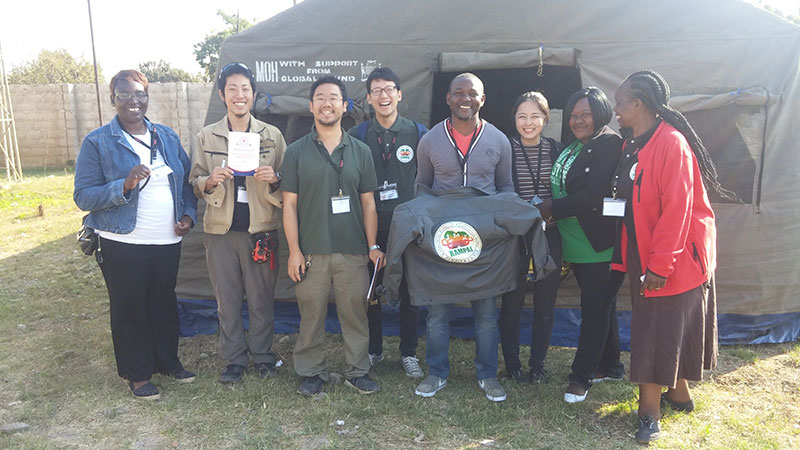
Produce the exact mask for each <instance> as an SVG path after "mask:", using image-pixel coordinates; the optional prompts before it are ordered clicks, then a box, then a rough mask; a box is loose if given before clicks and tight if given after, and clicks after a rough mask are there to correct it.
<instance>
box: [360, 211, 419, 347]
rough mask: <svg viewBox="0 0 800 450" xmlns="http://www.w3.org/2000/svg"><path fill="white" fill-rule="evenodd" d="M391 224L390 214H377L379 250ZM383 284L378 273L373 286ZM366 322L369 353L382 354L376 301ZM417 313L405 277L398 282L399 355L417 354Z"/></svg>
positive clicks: (380, 327) (381, 273)
mask: <svg viewBox="0 0 800 450" xmlns="http://www.w3.org/2000/svg"><path fill="white" fill-rule="evenodd" d="M391 223H392V216H391V214H385V213H384V214H379V216H378V235H377V241H378V244H379V245H380V246H381V248H383V249H386V242H387V241H388V240H389V226H390V225H391ZM369 267H370V276H371V275H372V272H371V270H372V264H369ZM382 282H383V271H381V272H380V273H378V277H377V278H376V280H375V285H376V286H377V285H379V284H381V283H382ZM367 320H368V321H369V352H370V353H372V354H373V355H379V354H381V353H383V315H382V309H381V303H380V301H378V302H377V303H376V304H374V305H369V307H368V308H367ZM418 320H419V313H418V311H417V307H416V306H414V305H412V304H411V296H410V295H409V293H408V285H407V284H406V277H405V276H403V279H402V280H401V281H400V319H399V323H398V326H399V327H400V355H401V356H415V355H416V354H417V344H418V343H419V333H418V331H417V325H418Z"/></svg>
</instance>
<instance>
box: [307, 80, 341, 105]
mask: <svg viewBox="0 0 800 450" xmlns="http://www.w3.org/2000/svg"><path fill="white" fill-rule="evenodd" d="M323 84H335V85H337V86H339V91H340V92H341V93H342V100H344V101H347V98H348V97H347V87H345V85H344V81H342V80H340V79H338V78H336V77H334V76H332V75H328V76H326V77H322V78H319V79H317V81H315V82H314V83H312V84H311V90H310V91H309V92H308V99H309V100H311V101H314V92H315V91H316V90H317V88H318V87H320V85H323Z"/></svg>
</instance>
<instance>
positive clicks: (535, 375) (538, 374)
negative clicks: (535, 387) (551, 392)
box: [528, 367, 547, 384]
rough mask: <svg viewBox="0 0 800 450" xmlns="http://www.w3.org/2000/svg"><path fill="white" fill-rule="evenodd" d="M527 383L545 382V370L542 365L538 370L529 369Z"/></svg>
mask: <svg viewBox="0 0 800 450" xmlns="http://www.w3.org/2000/svg"><path fill="white" fill-rule="evenodd" d="M528 383H530V384H542V383H547V371H546V370H544V367H543V368H541V369H538V370H537V369H531V370H530V371H529V372H528Z"/></svg>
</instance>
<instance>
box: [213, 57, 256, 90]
mask: <svg viewBox="0 0 800 450" xmlns="http://www.w3.org/2000/svg"><path fill="white" fill-rule="evenodd" d="M236 74H239V75H244V76H246V77H247V79H248V80H250V88H252V89H253V92H255V91H256V77H255V76H254V75H253V71H252V70H250V68H249V67H247V66H246V65H245V64H244V63H240V62H232V63H229V64H225V66H224V67H223V68H222V70H220V71H219V76H218V77H217V89H219V91H220V92H222V95H225V84H227V83H228V77H230V76H231V75H236Z"/></svg>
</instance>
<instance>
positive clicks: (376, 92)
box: [369, 86, 400, 97]
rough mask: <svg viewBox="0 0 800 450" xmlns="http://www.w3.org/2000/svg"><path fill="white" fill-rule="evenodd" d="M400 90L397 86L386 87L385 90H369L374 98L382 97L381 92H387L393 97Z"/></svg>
mask: <svg viewBox="0 0 800 450" xmlns="http://www.w3.org/2000/svg"><path fill="white" fill-rule="evenodd" d="M399 90H400V89H397V86H386V87H385V88H373V89H370V90H369V95H371V96H373V97H380V96H381V92H386V95H392V94H394V93H395V92H397V91H399Z"/></svg>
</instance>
